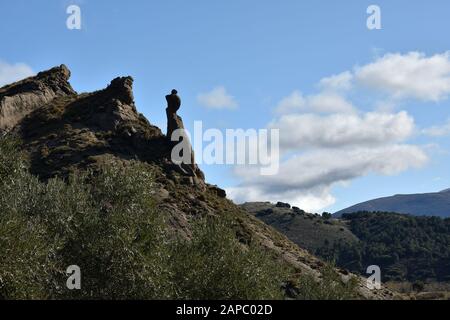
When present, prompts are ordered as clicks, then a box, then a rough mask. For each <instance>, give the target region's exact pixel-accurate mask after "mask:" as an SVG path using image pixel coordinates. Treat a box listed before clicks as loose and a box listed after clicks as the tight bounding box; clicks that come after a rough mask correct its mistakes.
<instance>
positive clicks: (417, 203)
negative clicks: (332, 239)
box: [335, 189, 450, 218]
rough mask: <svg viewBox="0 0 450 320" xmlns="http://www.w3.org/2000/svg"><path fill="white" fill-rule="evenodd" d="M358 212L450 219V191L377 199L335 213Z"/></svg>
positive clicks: (339, 214)
mask: <svg viewBox="0 0 450 320" xmlns="http://www.w3.org/2000/svg"><path fill="white" fill-rule="evenodd" d="M358 211H367V212H377V211H378V212H397V213H403V214H412V215H417V216H437V217H443V218H445V217H450V190H449V189H447V190H444V191H441V192H435V193H424V194H405V195H395V196H392V197H385V198H379V199H375V200H370V201H366V202H362V203H359V204H356V205H354V206H351V207H349V208H346V209H343V210H340V211H338V212H336V213H335V216H337V217H339V216H341V215H342V214H344V213H353V212H358Z"/></svg>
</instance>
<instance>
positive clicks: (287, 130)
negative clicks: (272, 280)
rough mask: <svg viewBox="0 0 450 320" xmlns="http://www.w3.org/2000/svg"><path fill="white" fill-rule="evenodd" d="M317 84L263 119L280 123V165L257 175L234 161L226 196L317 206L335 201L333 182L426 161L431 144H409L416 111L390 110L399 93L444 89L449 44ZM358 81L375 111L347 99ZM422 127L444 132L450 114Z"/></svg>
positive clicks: (428, 95) (449, 82)
mask: <svg viewBox="0 0 450 320" xmlns="http://www.w3.org/2000/svg"><path fill="white" fill-rule="evenodd" d="M318 87H319V88H320V91H319V92H318V93H317V94H309V95H304V94H302V93H301V92H300V91H298V90H297V91H294V92H292V93H291V94H290V95H289V96H287V97H285V98H284V99H282V100H281V101H280V102H279V103H278V105H277V106H276V112H277V117H276V118H275V119H273V120H272V121H271V122H270V123H269V125H268V127H269V128H275V129H279V130H280V131H279V132H280V150H281V155H280V158H281V159H283V161H282V162H281V163H280V170H279V173H278V174H276V175H273V176H261V175H260V174H259V168H253V167H238V168H236V170H235V173H236V175H237V176H238V177H239V178H240V181H241V183H240V184H239V185H238V186H236V187H234V188H229V189H228V192H229V195H230V197H231V198H232V199H234V200H235V201H238V202H244V201H273V202H276V201H286V202H289V203H291V204H293V205H297V206H299V207H301V208H303V209H305V210H309V211H318V210H322V209H324V208H325V207H327V206H329V205H332V204H334V203H335V201H336V199H335V197H334V196H333V194H332V189H333V187H334V186H336V185H342V184H349V183H350V182H351V181H352V180H354V179H356V178H359V177H364V176H367V175H369V174H376V175H394V174H398V173H401V172H404V171H407V170H410V169H414V168H420V167H422V166H423V165H425V164H426V163H427V161H428V154H432V152H435V151H433V150H434V149H433V150H432V149H431V146H427V145H421V146H416V145H410V144H407V142H406V141H407V140H408V139H409V138H410V137H412V136H413V135H414V133H415V132H416V128H415V123H414V122H415V121H414V118H413V117H412V116H410V115H409V114H408V113H407V112H406V111H401V112H396V111H394V110H396V109H397V108H398V106H399V105H400V104H401V103H402V102H404V100H403V99H416V100H420V101H425V102H438V101H441V100H443V99H446V98H447V97H448V96H449V94H450V52H448V53H443V54H436V55H433V56H426V55H425V54H423V53H418V52H410V53H407V54H398V53H396V54H386V55H384V56H383V57H381V58H378V59H376V60H375V61H374V62H373V63H369V64H367V65H363V66H360V67H355V68H353V69H352V70H351V71H350V70H349V71H346V72H343V73H340V74H337V75H332V76H330V77H326V78H323V79H322V80H320V81H319V83H318ZM363 87H364V88H365V89H368V91H364V94H365V101H372V103H371V105H372V106H373V107H374V111H371V112H367V111H365V112H363V111H362V110H358V109H357V108H356V107H355V106H354V105H353V103H352V101H351V100H350V99H349V93H350V90H351V93H352V96H356V97H358V96H360V95H361V92H362V91H360V90H361V89H362V88H363ZM380 92H381V93H383V95H382V96H380V95H379V93H380ZM374 94H375V97H376V98H375V99H372V98H373V97H374ZM422 134H426V135H431V136H443V135H450V120H449V122H448V123H446V124H444V125H440V126H434V127H430V128H427V129H424V130H422Z"/></svg>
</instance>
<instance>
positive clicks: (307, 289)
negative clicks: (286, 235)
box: [296, 263, 359, 300]
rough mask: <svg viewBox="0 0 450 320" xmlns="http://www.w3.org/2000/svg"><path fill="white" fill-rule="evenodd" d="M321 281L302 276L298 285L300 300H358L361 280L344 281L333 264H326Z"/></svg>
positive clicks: (351, 278)
mask: <svg viewBox="0 0 450 320" xmlns="http://www.w3.org/2000/svg"><path fill="white" fill-rule="evenodd" d="M320 272H321V274H322V278H321V281H317V280H316V279H314V277H313V276H310V275H302V276H301V277H300V279H299V280H298V283H297V285H296V288H297V296H296V299H299V300H352V299H358V298H359V293H358V284H359V280H358V278H356V277H350V278H349V279H348V281H345V282H344V281H343V280H342V278H341V276H340V275H339V274H338V273H337V272H336V270H335V268H334V265H333V264H330V263H329V264H326V265H325V266H324V267H322V268H321V270H320Z"/></svg>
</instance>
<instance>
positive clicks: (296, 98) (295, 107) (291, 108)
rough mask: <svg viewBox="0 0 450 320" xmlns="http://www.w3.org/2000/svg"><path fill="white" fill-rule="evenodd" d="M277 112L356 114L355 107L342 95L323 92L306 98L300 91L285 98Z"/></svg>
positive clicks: (279, 104) (278, 106)
mask: <svg viewBox="0 0 450 320" xmlns="http://www.w3.org/2000/svg"><path fill="white" fill-rule="evenodd" d="M275 110H276V112H277V113H278V114H286V113H292V112H306V111H307V112H318V113H335V112H342V113H351V112H355V108H354V106H353V105H352V104H351V103H350V102H349V101H347V100H346V99H345V98H344V97H343V96H342V95H340V94H337V93H334V92H321V93H319V94H316V95H310V96H306V97H304V96H303V95H302V93H301V92H300V91H298V90H296V91H294V92H292V93H291V94H290V95H289V96H287V97H285V98H283V99H282V100H281V101H280V102H279V103H278V105H277V107H276V109H275Z"/></svg>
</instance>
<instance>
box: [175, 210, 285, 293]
mask: <svg viewBox="0 0 450 320" xmlns="http://www.w3.org/2000/svg"><path fill="white" fill-rule="evenodd" d="M172 259H174V262H175V263H174V265H173V266H174V269H173V270H174V275H173V277H174V278H173V279H174V283H176V284H177V291H176V298H181V299H281V298H282V297H283V295H282V292H281V284H282V281H283V279H284V278H285V277H286V276H287V271H286V270H285V269H284V268H283V267H282V264H281V263H279V262H278V263H277V262H276V261H274V259H273V258H272V257H270V256H269V255H268V254H267V253H266V252H264V251H263V250H262V249H261V248H259V247H257V246H256V245H250V246H249V247H248V248H247V247H244V246H243V245H242V244H241V243H239V242H238V240H237V239H236V234H235V232H234V231H233V227H232V225H231V222H229V221H226V220H225V221H224V220H219V219H218V218H210V219H204V220H201V221H198V222H196V223H195V224H194V228H193V238H192V240H191V241H186V240H178V242H177V243H176V244H175V245H174V246H173V253H172Z"/></svg>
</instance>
